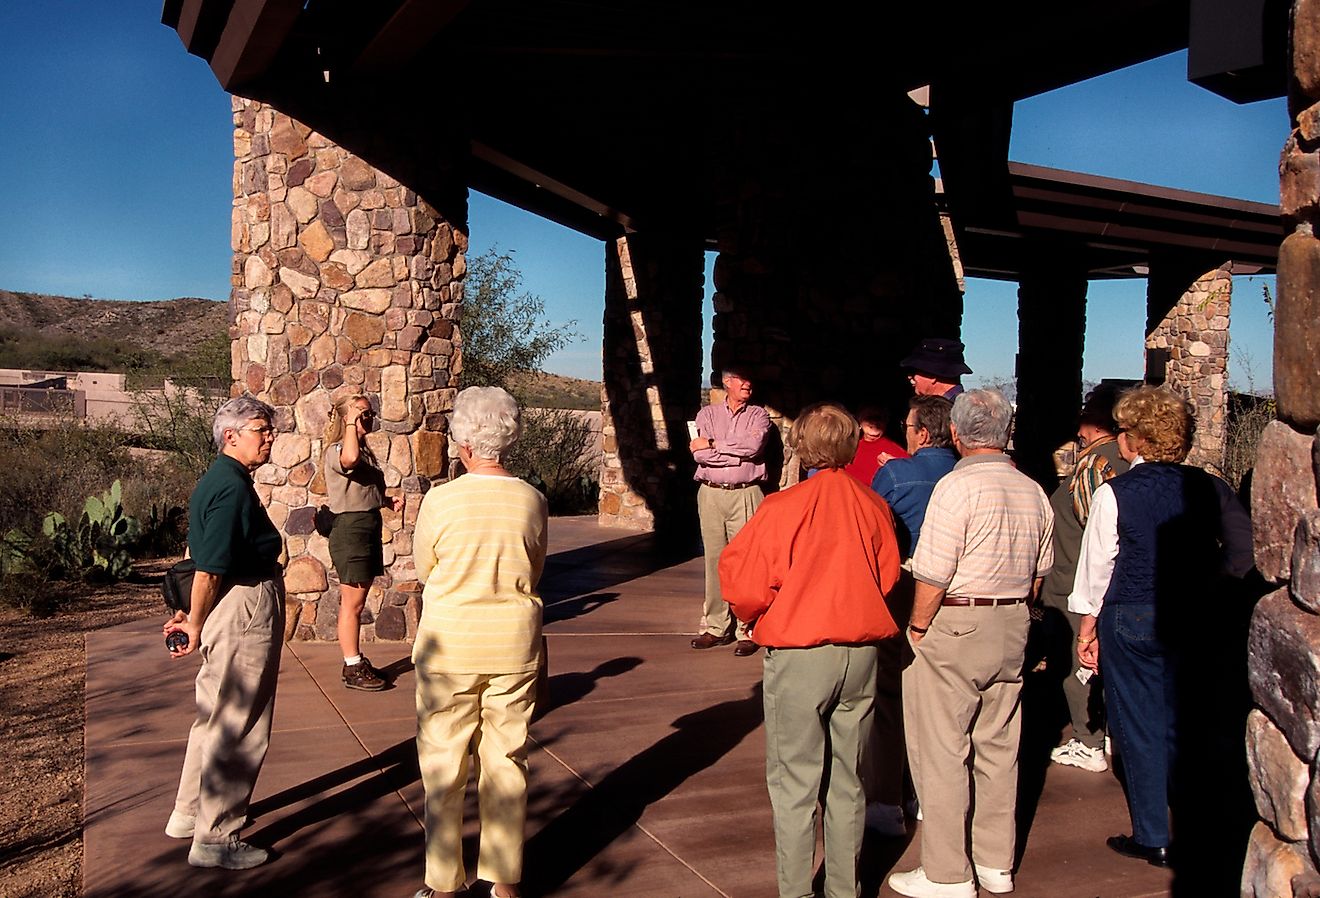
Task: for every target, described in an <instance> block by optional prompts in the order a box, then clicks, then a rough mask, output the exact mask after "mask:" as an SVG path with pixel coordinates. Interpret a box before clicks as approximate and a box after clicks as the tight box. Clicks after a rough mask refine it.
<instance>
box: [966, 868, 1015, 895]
mask: <svg viewBox="0 0 1320 898" xmlns="http://www.w3.org/2000/svg"><path fill="white" fill-rule="evenodd" d="M972 866H974V867H975V868H976V881H977V882H979V883H980V884H981V888H983V889H985V890H986V891H987V892H993V893H994V894H996V895H1007V894H1008V893H1009V892H1011V891H1013V871H1012V870H999V869H996V868H995V867H982V866H981V865H980V864H973V865H972Z"/></svg>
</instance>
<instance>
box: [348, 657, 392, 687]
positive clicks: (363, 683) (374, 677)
mask: <svg viewBox="0 0 1320 898" xmlns="http://www.w3.org/2000/svg"><path fill="white" fill-rule="evenodd" d="M344 685H345V686H346V687H348V688H349V689H361V690H363V691H364V692H379V691H380V690H382V689H384V688H385V678H384V677H382V676H381V675H380V671H378V670H376V668H374V667H372V666H371V661H369V660H368V659H367V656H366V655H363V656H362V660H361V661H359V662H358V663H357V664H353V665H348V664H345V665H344Z"/></svg>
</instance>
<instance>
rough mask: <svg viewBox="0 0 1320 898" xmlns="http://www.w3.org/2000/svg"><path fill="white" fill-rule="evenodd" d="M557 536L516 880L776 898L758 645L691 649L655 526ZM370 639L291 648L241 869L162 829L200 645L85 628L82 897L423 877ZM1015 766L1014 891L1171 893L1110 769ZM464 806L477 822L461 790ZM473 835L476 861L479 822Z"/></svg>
mask: <svg viewBox="0 0 1320 898" xmlns="http://www.w3.org/2000/svg"><path fill="white" fill-rule="evenodd" d="M550 532H551V553H552V557H551V559H550V561H549V563H548V565H547V572H546V577H545V581H544V583H543V587H544V594H545V598H546V621H547V623H546V628H545V629H546V634H547V636H548V637H549V647H550V671H551V681H550V682H551V691H550V695H551V699H550V703H549V708H548V710H547V712H546V713H545V714H544V716H543V717H542V718H541V719H540V720H539V721H538V722H537V723H536V724H535V726H534V727H533V729H532V734H533V738H534V740H535V745H534V746H533V750H532V752H531V782H532V787H531V796H530V801H529V819H528V825H527V836H528V842H527V860H526V880H525V882H524V891H525V894H526V895H528V896H531V898H535V896H540V895H556V896H569V898H577V896H583V898H585V896H610V898H633V896H635V898H709V896H726V898H771V896H774V895H775V894H776V889H775V874H774V839H773V836H772V831H771V822H770V806H769V800H768V798H767V795H766V788H765V772H764V770H765V769H764V763H765V758H764V738H763V734H762V732H761V701H760V693H759V681H760V673H761V661H760V657H759V656H757V657H753V658H750V659H740V658H735V657H734V656H733V654H732V653H731V651H729V650H726V649H715V650H712V651H708V652H701V653H698V652H694V651H692V650H691V649H690V648H689V647H688V644H687V643H688V639H689V638H690V637H691V635H692V633H693V632H694V631H695V629H696V627H695V624H696V621H697V618H698V615H699V614H700V595H701V589H702V565H701V561H700V559H699V558H695V557H692V555H691V553H690V552H687V553H682V555H680V556H679V557H672V556H670V557H666V556H665V554H664V553H662V552H660V551H659V550H658V549H657V548H656V546H655V543H654V540H652V538H651V537H650V536H648V535H633V534H627V533H621V532H620V531H617V530H606V529H602V528H599V527H598V526H597V525H596V524H595V521H594V519H593V518H576V519H573V518H570V519H560V518H557V519H555V520H554V521H552V523H551V531H550ZM162 616H163V614H162ZM369 650H370V654H371V656H372V660H373V662H374V663H376V664H377V666H381V667H387V669H388V670H390V672H391V673H393V674H394V675H395V677H396V679H395V685H394V687H393V688H392V689H390V690H388V691H386V692H383V693H376V694H371V693H362V692H352V691H348V690H345V689H344V688H343V687H342V685H341V684H340V682H339V671H340V666H341V664H342V659H341V657H340V655H339V653H338V649H337V646H334V645H326V644H309V643H293V644H291V645H289V646H287V647H286V650H285V652H284V656H283V664H282V665H281V669H280V685H279V701H278V707H277V710H276V715H275V734H274V737H273V739H272V744H271V751H270V755H269V757H268V758H267V761H266V765H265V767H264V768H263V769H262V774H261V779H260V781H259V782H258V784H257V792H256V795H255V799H254V803H253V806H252V817H253V819H252V822H251V825H250V826H249V827H248V828H247V829H246V830H245V837H246V838H249V839H251V841H253V842H255V843H257V844H260V845H264V846H270V847H272V848H273V849H274V850H275V852H276V855H277V856H276V859H275V860H274V861H273V862H272V863H270V864H268V865H266V866H264V867H261V868H258V869H256V870H251V871H246V872H242V873H234V872H225V871H212V870H197V869H194V868H192V867H189V866H188V864H187V862H186V856H187V848H188V843H187V842H182V841H174V840H171V839H168V838H167V837H166V836H165V835H164V834H163V827H164V824H165V820H166V818H167V817H168V816H169V812H170V809H171V807H172V804H173V797H174V790H175V787H176V785H177V778H178V773H179V766H180V764H181V762H182V758H183V746H184V740H185V738H186V736H187V731H188V727H189V725H190V723H191V721H192V715H193V710H192V708H193V706H192V678H193V676H194V675H195V672H196V662H195V661H191V660H190V661H187V662H180V663H177V664H176V663H172V662H171V661H170V660H169V658H168V656H167V655H166V653H165V649H164V646H163V644H162V642H161V639H160V625H159V623H158V622H151V621H146V622H137V623H134V624H127V625H124V626H122V627H118V628H115V629H112V630H107V631H103V632H99V633H95V634H92V635H90V636H89V637H88V643H87V718H86V757H87V779H86V797H85V802H84V813H85V818H86V820H85V836H84V846H85V860H84V867H83V871H84V885H85V894H86V895H88V896H98V898H100V896H104V898H112V896H113V898H139V896H141V898H145V896H172V895H198V896H230V895H233V896H239V895H242V896H256V895H261V896H266V895H272V896H274V895H288V896H362V898H375V896H382V898H386V896H389V898H406V896H409V895H411V894H412V893H413V891H414V890H416V889H417V888H419V887H420V886H421V885H422V872H423V860H422V857H423V855H422V839H423V836H422V826H421V823H420V820H421V816H422V786H421V782H420V780H419V778H418V772H417V758H416V752H415V749H414V743H413V736H414V733H415V727H416V720H415V717H414V713H413V688H414V682H413V674H412V671H411V668H410V665H409V663H408V652H409V647H408V646H407V645H404V644H401V643H384V644H375V645H372V646H369ZM1028 768H1029V765H1027V764H1025V763H1024V777H1023V794H1024V796H1028V797H1027V798H1024V801H1023V809H1022V810H1023V812H1024V813H1023V816H1024V818H1025V820H1026V822H1027V827H1028V828H1026V829H1025V830H1024V832H1023V834H1022V835H1020V840H1021V841H1023V843H1024V846H1023V850H1022V855H1023V856H1022V861H1021V866H1020V869H1019V871H1018V876H1017V892H1016V894H1017V895H1018V896H1022V898H1033V896H1039V898H1047V896H1049V898H1053V896H1086V898H1091V896H1103V898H1137V896H1154V895H1165V894H1167V893H1168V889H1169V883H1170V876H1169V874H1168V872H1167V871H1163V870H1158V869H1155V868H1153V867H1149V866H1147V865H1145V864H1142V863H1139V862H1135V861H1130V860H1125V859H1122V858H1119V857H1117V856H1116V855H1114V854H1113V853H1112V852H1110V851H1108V850H1107V849H1106V848H1105V847H1104V838H1105V836H1108V835H1112V834H1114V833H1119V832H1127V831H1128V821H1127V813H1126V810H1125V806H1124V803H1123V797H1122V793H1121V791H1120V789H1119V786H1118V783H1117V782H1116V781H1115V780H1114V778H1113V777H1112V776H1111V775H1108V774H1104V775H1097V774H1091V773H1086V772H1083V771H1080V770H1075V769H1072V768H1058V767H1055V768H1051V769H1049V770H1047V771H1044V773H1046V774H1047V775H1046V777H1045V778H1044V780H1043V791H1040V793H1039V800H1038V801H1035V802H1034V803H1033V802H1032V801H1031V799H1030V796H1032V795H1034V794H1035V793H1036V792H1037V790H1038V788H1039V787H1038V785H1036V784H1037V783H1039V782H1040V778H1039V777H1032V776H1031V775H1030V774H1029V773H1028ZM1035 769H1037V770H1040V769H1041V768H1040V767H1039V765H1037V767H1036V768H1035ZM468 820H469V821H470V823H469V826H468V830H467V831H468V835H469V836H470V837H474V836H475V833H476V827H475V800H474V799H471V798H470V800H469V810H468ZM465 847H466V851H467V855H468V858H469V874H470V875H475V862H474V858H475V850H476V840H475V838H469V839H468V840H467V841H466V845H465ZM917 848H918V846H917V843H915V842H913V841H911V834H910V835H909V838H908V839H906V840H904V839H880V838H871V837H870V836H869V835H868V841H867V844H866V850H865V869H864V880H865V884H864V889H863V894H864V895H866V896H875V895H877V894H878V895H883V896H890V895H893V894H894V893H893V892H892V891H890V890H889V889H888V888H887V887H882V886H881V883H882V882H883V878H884V876H885V875H886V874H887V873H888V872H889V871H890V870H891V869H894V868H897V869H908V868H910V867H912V866H915V865H916V863H917V862H918V857H917V855H918V851H917ZM477 894H478V895H482V896H484V894H485V892H484V890H481V891H478V892H477ZM983 894H985V893H983Z"/></svg>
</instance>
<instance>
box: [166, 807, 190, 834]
mask: <svg viewBox="0 0 1320 898" xmlns="http://www.w3.org/2000/svg"><path fill="white" fill-rule="evenodd" d="M196 824H197V820H196V818H195V817H190V816H189V815H187V814H180V813H179V812H178V811H170V819H169V821H168V822H167V823H166V824H165V835H167V836H169V837H170V838H171V839H191V838H192V837H193V829H194V828H195V827H196Z"/></svg>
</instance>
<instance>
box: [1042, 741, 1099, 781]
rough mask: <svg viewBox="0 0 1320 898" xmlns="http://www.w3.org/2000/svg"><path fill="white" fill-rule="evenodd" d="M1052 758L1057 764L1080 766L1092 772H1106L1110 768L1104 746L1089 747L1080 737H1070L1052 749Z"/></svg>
mask: <svg viewBox="0 0 1320 898" xmlns="http://www.w3.org/2000/svg"><path fill="white" fill-rule="evenodd" d="M1050 760H1051V761H1053V762H1054V763H1055V764H1066V765H1067V766H1069V767H1080V768H1082V769H1083V770H1089V771H1091V772H1092V773H1104V772H1105V771H1106V770H1108V769H1109V762H1108V761H1106V760H1105V750H1104V749H1103V748H1088V747H1087V746H1085V745H1083V744H1082V743H1081V741H1080V740H1078V739H1069V740H1068V741H1067V742H1065V743H1064V744H1063V745H1060V746H1059V747H1058V748H1055V749H1053V750H1051V751H1050Z"/></svg>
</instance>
